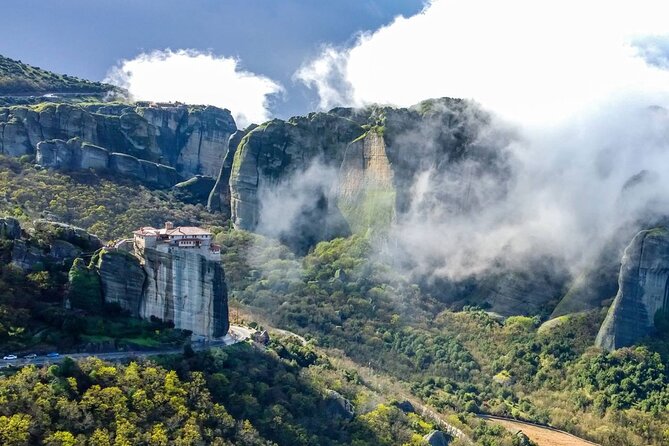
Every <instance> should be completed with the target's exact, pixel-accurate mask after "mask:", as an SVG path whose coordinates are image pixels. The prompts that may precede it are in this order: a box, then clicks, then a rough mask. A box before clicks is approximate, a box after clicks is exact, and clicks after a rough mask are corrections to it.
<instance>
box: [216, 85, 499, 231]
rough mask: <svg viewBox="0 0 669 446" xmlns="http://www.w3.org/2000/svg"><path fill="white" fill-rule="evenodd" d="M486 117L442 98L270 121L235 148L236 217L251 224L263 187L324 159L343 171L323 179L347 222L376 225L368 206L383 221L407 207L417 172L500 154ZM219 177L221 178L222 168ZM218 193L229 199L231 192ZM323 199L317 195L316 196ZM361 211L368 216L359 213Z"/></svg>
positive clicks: (245, 226) (233, 189)
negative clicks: (490, 140) (485, 130)
mask: <svg viewBox="0 0 669 446" xmlns="http://www.w3.org/2000/svg"><path fill="white" fill-rule="evenodd" d="M488 119H489V118H488V117H487V115H486V114H485V113H483V112H482V111H480V110H478V109H477V108H476V107H474V106H473V105H471V104H469V103H467V102H466V101H461V100H457V99H447V98H443V99H439V100H433V101H426V102H424V103H421V104H419V105H418V106H416V107H412V108H409V109H407V108H400V109H396V108H391V107H377V106H374V107H370V108H365V109H359V110H355V109H346V108H338V109H333V110H331V111H330V112H327V113H312V114H310V115H308V116H306V117H296V118H291V119H290V120H289V121H281V120H273V121H270V122H269V123H266V124H264V125H262V126H260V127H258V128H256V129H254V130H252V131H251V132H249V133H248V134H247V135H245V136H244V138H243V139H242V140H241V141H240V143H239V145H238V147H237V150H236V153H234V160H233V162H232V167H231V172H230V209H231V216H232V220H233V223H234V225H235V227H237V228H241V229H246V230H254V229H255V228H256V227H257V225H258V223H259V221H260V220H261V215H262V212H263V209H262V208H263V205H264V203H262V200H261V198H260V197H261V196H262V195H263V194H262V192H263V188H265V189H272V188H276V186H277V185H280V184H281V183H282V182H285V181H287V180H289V179H290V178H291V177H292V176H294V175H295V174H296V173H299V172H305V171H306V170H307V169H308V168H309V167H310V166H312V165H313V164H314V163H319V164H320V165H322V166H324V167H325V168H331V169H334V170H335V171H336V172H339V178H338V179H337V180H336V181H334V183H335V184H325V186H326V189H329V188H332V189H333V190H334V192H333V191H326V192H327V193H326V194H325V195H326V196H325V199H326V200H327V201H328V205H330V206H335V204H336V203H337V202H339V204H340V205H341V208H342V209H341V210H342V211H343V212H344V214H345V216H346V217H347V219H349V221H348V222H349V224H351V225H352V226H356V229H360V230H364V229H365V227H364V226H365V225H369V224H372V222H373V223H374V224H376V223H377V222H376V217H378V214H377V215H374V214H376V213H378V212H381V210H379V209H366V207H368V205H370V203H371V202H372V201H374V200H376V201H377V202H379V203H381V205H380V207H381V208H383V209H384V211H383V217H382V219H384V220H388V217H389V216H390V218H392V216H393V215H395V214H397V215H399V214H401V213H402V212H405V211H406V210H407V209H408V208H409V206H410V204H411V203H410V201H411V200H410V189H411V185H412V184H413V183H414V181H415V179H416V175H417V174H418V173H419V172H421V171H424V170H427V169H437V170H441V169H445V168H447V167H448V166H449V165H452V164H453V163H457V162H459V161H461V160H462V159H464V158H468V159H472V158H476V159H477V160H479V161H489V160H493V159H494V158H495V157H498V156H499V152H498V151H495V150H491V147H489V146H485V145H482V144H480V140H481V138H480V130H481V128H482V127H483V126H484V125H486V123H487V122H488ZM499 144H503V141H501V142H499ZM229 153H230V152H229ZM484 164H486V163H485V162H481V165H484ZM488 165H493V166H496V167H497V166H499V165H500V163H498V162H493V163H488ZM500 174H503V172H501V173H500ZM221 175H222V176H221V177H222V178H223V177H224V175H225V172H222V174H221ZM220 199H221V201H223V202H224V201H225V199H226V197H225V196H221V198H220ZM321 199H322V197H320V196H317V195H315V196H314V198H313V201H314V202H316V201H319V200H321ZM222 206H223V207H224V206H225V203H223V204H222ZM361 215H365V217H363V218H362V219H360V218H359V217H360V216H361ZM358 220H361V221H358ZM316 224H323V222H317V223H316Z"/></svg>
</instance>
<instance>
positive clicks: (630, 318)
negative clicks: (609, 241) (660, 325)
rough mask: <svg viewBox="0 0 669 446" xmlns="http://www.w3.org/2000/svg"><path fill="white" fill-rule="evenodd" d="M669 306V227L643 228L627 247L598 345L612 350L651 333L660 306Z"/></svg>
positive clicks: (665, 307) (660, 308) (630, 343)
mask: <svg viewBox="0 0 669 446" xmlns="http://www.w3.org/2000/svg"><path fill="white" fill-rule="evenodd" d="M663 309H669V231H668V230H667V229H665V228H660V229H652V230H647V231H641V232H640V233H639V234H637V235H636V236H635V237H634V239H633V240H632V242H631V243H630V244H629V246H628V247H627V249H625V254H624V255H623V259H622V265H621V267H620V274H619V276H618V294H617V295H616V297H615V299H614V301H613V304H612V305H611V307H610V308H609V311H608V314H607V315H606V319H605V320H604V323H603V324H602V326H601V328H600V330H599V333H598V334H597V340H596V345H598V346H599V347H602V348H605V349H608V350H613V349H617V348H620V347H626V346H630V345H632V344H634V343H635V342H637V341H639V340H640V339H642V338H643V337H645V336H648V335H649V334H651V333H652V332H653V330H654V328H655V316H656V313H657V312H658V310H663Z"/></svg>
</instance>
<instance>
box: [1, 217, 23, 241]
mask: <svg viewBox="0 0 669 446" xmlns="http://www.w3.org/2000/svg"><path fill="white" fill-rule="evenodd" d="M18 238H21V225H20V224H19V221H18V220H17V219H15V218H12V217H4V218H0V239H9V240H16V239H18Z"/></svg>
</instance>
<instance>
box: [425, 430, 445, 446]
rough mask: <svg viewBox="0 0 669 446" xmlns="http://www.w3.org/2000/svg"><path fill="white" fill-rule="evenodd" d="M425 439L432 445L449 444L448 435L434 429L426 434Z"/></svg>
mask: <svg viewBox="0 0 669 446" xmlns="http://www.w3.org/2000/svg"><path fill="white" fill-rule="evenodd" d="M423 439H424V440H425V441H426V442H427V444H429V445H430V446H448V443H449V441H448V437H447V436H446V435H444V433H443V432H442V431H432V432H430V433H429V434H427V435H425V436H424V437H423Z"/></svg>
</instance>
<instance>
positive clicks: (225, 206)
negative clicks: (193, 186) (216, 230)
mask: <svg viewBox="0 0 669 446" xmlns="http://www.w3.org/2000/svg"><path fill="white" fill-rule="evenodd" d="M256 127H258V126H257V125H255V124H251V125H250V126H248V127H247V128H245V129H244V130H237V131H236V132H235V133H233V134H232V136H230V139H229V140H228V151H227V153H226V154H225V157H224V158H223V165H222V166H221V170H220V172H219V173H218V178H217V179H216V184H214V187H213V189H212V190H211V193H210V194H209V198H208V200H207V209H208V210H209V211H214V212H223V213H224V214H225V215H226V217H230V174H231V173H232V162H233V160H234V158H235V153H237V147H239V144H240V143H241V142H242V140H243V139H244V137H245V136H246V135H248V133H249V132H250V131H251V130H253V129H255V128H256Z"/></svg>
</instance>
